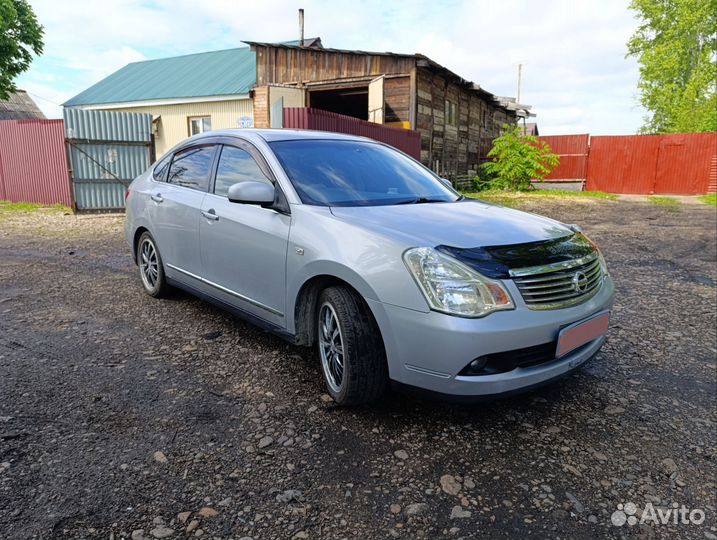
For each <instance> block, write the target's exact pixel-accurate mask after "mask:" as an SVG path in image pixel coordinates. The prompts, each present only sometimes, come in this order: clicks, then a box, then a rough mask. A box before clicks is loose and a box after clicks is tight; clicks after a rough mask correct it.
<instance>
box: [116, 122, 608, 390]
mask: <svg viewBox="0 0 717 540" xmlns="http://www.w3.org/2000/svg"><path fill="white" fill-rule="evenodd" d="M126 237H127V242H128V243H129V245H130V247H131V249H132V254H133V256H134V259H135V261H136V262H137V264H138V267H139V275H140V278H141V281H142V285H143V287H144V290H145V291H146V292H147V293H148V294H150V295H152V296H155V297H161V296H164V295H165V294H166V293H168V292H169V290H170V289H171V288H172V287H179V288H182V289H185V290H187V291H190V292H191V293H193V294H195V295H197V296H199V297H201V298H204V299H206V300H208V301H210V302H213V303H215V304H217V305H219V306H222V307H223V308H226V309H228V310H230V311H231V312H233V313H236V314H238V315H240V316H242V317H245V318H247V319H249V320H251V321H252V322H254V323H256V324H258V325H260V326H262V327H264V328H267V329H269V330H271V331H273V332H275V333H276V334H279V335H280V336H283V337H284V338H286V339H287V340H289V341H290V342H291V343H295V344H297V345H304V346H315V347H316V348H317V349H318V356H319V358H320V361H321V367H322V371H323V375H324V379H325V382H326V387H327V390H328V392H329V394H330V395H331V396H332V397H333V399H334V400H336V401H337V402H338V403H341V404H357V403H363V402H368V401H371V400H375V399H377V398H378V397H379V396H381V395H382V394H383V393H384V392H385V391H386V390H387V388H388V387H389V385H390V384H391V383H393V385H394V386H396V385H398V386H401V387H407V388H413V389H421V390H424V391H428V392H429V393H432V394H436V395H439V396H443V397H451V398H458V399H476V398H485V397H490V396H496V395H502V394H507V393H512V392H517V391H523V390H526V389H528V388H532V387H535V386H538V385H541V384H545V383H547V382H549V381H552V380H554V379H556V378H558V377H561V376H564V375H566V374H567V373H569V372H571V371H573V370H574V369H576V368H577V367H578V366H580V365H581V364H583V363H584V362H586V361H587V360H589V359H590V358H592V357H593V356H595V355H596V354H597V352H598V350H599V349H600V347H601V346H602V344H603V342H604V340H605V334H606V332H607V328H608V321H609V316H610V309H611V307H612V301H613V294H614V287H613V282H612V280H611V278H610V275H609V274H608V270H607V267H606V265H605V260H604V259H603V257H602V255H601V253H600V251H599V250H598V248H597V247H596V246H595V244H594V243H593V242H592V241H590V240H589V239H588V238H587V237H586V236H585V235H584V234H583V233H582V232H581V231H580V229H579V228H578V227H576V226H574V225H565V224H563V223H559V222H557V221H554V220H552V219H547V218H544V217H540V216H537V215H533V214H528V213H525V212H519V211H517V210H512V209H509V208H504V207H501V206H495V205H492V204H487V203H485V202H481V201H480V200H475V199H469V198H467V197H464V196H461V195H460V194H458V193H457V192H455V191H454V190H453V189H452V188H451V187H450V185H449V184H448V183H447V182H446V181H445V180H442V179H441V178H439V177H437V176H436V175H435V174H434V173H433V172H431V171H430V170H429V169H427V168H426V167H424V166H423V165H421V164H420V163H418V162H417V161H415V160H413V159H411V158H410V157H408V156H406V155H405V154H403V153H401V152H399V151H397V150H395V149H393V148H391V147H389V146H386V145H384V144H381V143H378V142H375V141H372V140H369V139H364V138H361V137H353V136H347V135H340V134H336V133H322V132H312V131H298V130H297V131H294V130H246V129H242V130H227V131H215V132H209V133H206V134H202V135H198V136H195V137H192V138H190V139H187V140H186V141H184V142H182V143H181V144H179V145H177V146H176V147H175V148H173V149H172V150H171V151H169V152H168V153H167V154H166V155H165V156H163V157H162V159H160V160H159V161H158V162H157V163H155V164H154V165H153V166H152V167H150V169H149V170H148V171H147V172H145V173H144V174H142V175H141V176H140V177H138V178H137V179H136V180H134V182H133V183H132V185H131V186H130V188H129V190H128V192H127V220H126Z"/></svg>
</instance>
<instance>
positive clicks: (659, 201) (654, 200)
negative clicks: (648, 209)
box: [647, 195, 681, 208]
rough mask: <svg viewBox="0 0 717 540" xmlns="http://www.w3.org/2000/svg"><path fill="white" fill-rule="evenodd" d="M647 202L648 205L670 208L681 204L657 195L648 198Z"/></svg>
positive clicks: (675, 200)
mask: <svg viewBox="0 0 717 540" xmlns="http://www.w3.org/2000/svg"><path fill="white" fill-rule="evenodd" d="M647 200H648V201H649V202H650V204H655V205H657V206H669V207H672V208H674V207H676V206H679V205H680V204H681V203H680V201H678V200H677V199H673V198H672V197H660V196H659V195H653V196H651V197H648V198H647Z"/></svg>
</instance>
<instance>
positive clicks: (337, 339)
mask: <svg viewBox="0 0 717 540" xmlns="http://www.w3.org/2000/svg"><path fill="white" fill-rule="evenodd" d="M319 351H320V353H321V367H322V368H323V370H324V376H325V377H326V382H327V383H328V385H329V387H330V388H331V390H332V391H334V392H335V393H338V392H340V391H341V386H342V385H343V380H344V341H343V336H342V335H341V327H340V326H339V320H338V317H337V316H336V312H335V311H334V308H333V306H331V304H329V303H325V304H324V305H322V306H321V309H320V310H319Z"/></svg>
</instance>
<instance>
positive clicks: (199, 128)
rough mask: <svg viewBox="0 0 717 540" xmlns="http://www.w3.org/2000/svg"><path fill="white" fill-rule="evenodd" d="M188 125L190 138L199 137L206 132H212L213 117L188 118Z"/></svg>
mask: <svg viewBox="0 0 717 540" xmlns="http://www.w3.org/2000/svg"><path fill="white" fill-rule="evenodd" d="M187 124H188V125H189V136H190V137H191V136H192V135H198V134H199V133H204V132H205V131H211V129H212V117H211V116H189V117H188V118H187Z"/></svg>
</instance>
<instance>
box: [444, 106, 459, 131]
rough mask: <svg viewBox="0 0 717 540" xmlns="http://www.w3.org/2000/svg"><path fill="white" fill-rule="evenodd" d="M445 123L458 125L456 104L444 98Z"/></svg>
mask: <svg viewBox="0 0 717 540" xmlns="http://www.w3.org/2000/svg"><path fill="white" fill-rule="evenodd" d="M446 125H447V126H457V125H458V105H456V103H455V102H454V101H451V100H449V99H447V100H446Z"/></svg>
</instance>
